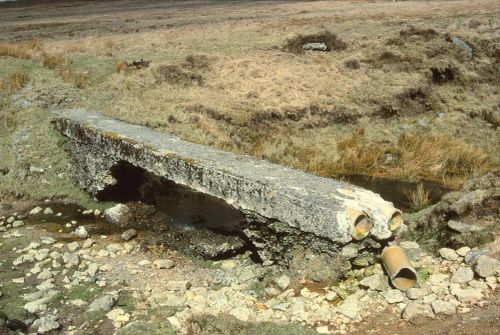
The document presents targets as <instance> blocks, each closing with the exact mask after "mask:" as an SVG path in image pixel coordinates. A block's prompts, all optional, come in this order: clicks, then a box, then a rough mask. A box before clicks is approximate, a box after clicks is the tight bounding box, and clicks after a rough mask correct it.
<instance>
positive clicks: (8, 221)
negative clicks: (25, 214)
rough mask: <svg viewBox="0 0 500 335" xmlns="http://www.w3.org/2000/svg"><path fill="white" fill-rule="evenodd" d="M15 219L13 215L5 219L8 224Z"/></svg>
mask: <svg viewBox="0 0 500 335" xmlns="http://www.w3.org/2000/svg"><path fill="white" fill-rule="evenodd" d="M15 220H16V218H15V217H13V216H11V217H9V218H8V219H7V223H8V224H12V222H14V221H15Z"/></svg>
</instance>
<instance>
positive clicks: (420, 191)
mask: <svg viewBox="0 0 500 335" xmlns="http://www.w3.org/2000/svg"><path fill="white" fill-rule="evenodd" d="M429 193H430V191H429V190H425V189H424V185H423V184H422V183H419V184H418V185H417V189H416V190H415V191H410V193H409V194H408V198H409V200H410V206H411V208H412V210H413V211H419V210H422V209H424V208H426V207H428V206H429V204H430V199H429Z"/></svg>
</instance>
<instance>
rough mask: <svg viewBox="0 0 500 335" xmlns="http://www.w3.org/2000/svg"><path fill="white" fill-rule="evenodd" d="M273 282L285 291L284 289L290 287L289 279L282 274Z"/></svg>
mask: <svg viewBox="0 0 500 335" xmlns="http://www.w3.org/2000/svg"><path fill="white" fill-rule="evenodd" d="M274 282H275V283H276V285H277V286H278V287H279V288H280V289H282V290H286V288H287V287H288V286H289V285H290V277H288V276H287V275H286V274H283V275H281V276H280V277H279V278H277V279H276V280H275V281H274Z"/></svg>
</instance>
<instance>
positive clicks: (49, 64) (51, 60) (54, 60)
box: [43, 55, 66, 70]
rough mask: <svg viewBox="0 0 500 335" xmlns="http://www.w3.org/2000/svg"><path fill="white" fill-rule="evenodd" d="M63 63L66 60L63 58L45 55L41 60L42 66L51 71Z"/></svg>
mask: <svg viewBox="0 0 500 335" xmlns="http://www.w3.org/2000/svg"><path fill="white" fill-rule="evenodd" d="M65 62H66V60H65V59H64V57H63V56H53V55H46V56H45V57H44V58H43V66H45V67H46V68H48V69H51V70H54V69H55V68H57V67H61V66H63V65H64V63H65Z"/></svg>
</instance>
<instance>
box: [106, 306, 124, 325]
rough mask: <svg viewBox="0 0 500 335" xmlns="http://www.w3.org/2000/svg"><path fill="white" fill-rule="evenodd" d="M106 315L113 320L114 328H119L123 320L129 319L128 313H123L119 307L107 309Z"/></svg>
mask: <svg viewBox="0 0 500 335" xmlns="http://www.w3.org/2000/svg"><path fill="white" fill-rule="evenodd" d="M106 316H107V317H108V319H110V320H111V321H112V322H113V325H114V326H115V327H116V328H120V327H121V326H122V325H123V324H124V323H125V322H128V321H129V320H130V314H128V313H125V311H124V310H123V309H121V308H115V309H113V310H111V311H109V312H108V313H107V314H106Z"/></svg>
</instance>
